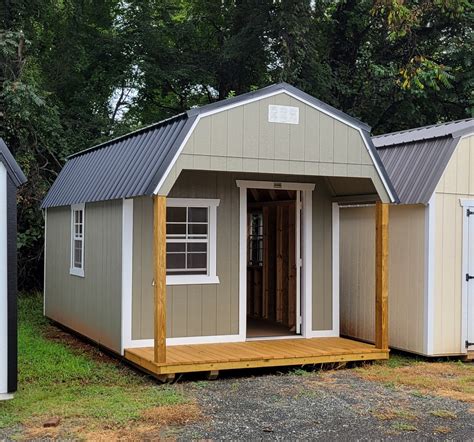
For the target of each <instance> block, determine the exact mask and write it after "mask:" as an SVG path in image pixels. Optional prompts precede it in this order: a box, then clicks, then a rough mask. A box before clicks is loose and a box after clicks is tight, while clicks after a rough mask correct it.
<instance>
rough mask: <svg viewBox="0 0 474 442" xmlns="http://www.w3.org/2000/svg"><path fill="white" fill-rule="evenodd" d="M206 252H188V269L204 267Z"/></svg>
mask: <svg viewBox="0 0 474 442" xmlns="http://www.w3.org/2000/svg"><path fill="white" fill-rule="evenodd" d="M206 268H207V254H206V253H188V269H206Z"/></svg>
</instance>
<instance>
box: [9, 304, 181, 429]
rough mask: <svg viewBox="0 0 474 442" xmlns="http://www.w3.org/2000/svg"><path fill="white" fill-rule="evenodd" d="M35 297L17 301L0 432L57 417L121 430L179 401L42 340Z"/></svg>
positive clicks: (109, 362)
mask: <svg viewBox="0 0 474 442" xmlns="http://www.w3.org/2000/svg"><path fill="white" fill-rule="evenodd" d="M51 330H52V326H51V325H49V324H48V321H47V320H46V319H44V317H43V315H42V301H41V297H40V296H39V295H35V296H28V297H26V296H23V297H20V299H19V337H18V338H19V391H18V392H17V393H16V394H15V398H14V399H13V400H11V401H6V402H1V403H0V428H5V427H11V426H13V425H15V424H28V422H29V421H30V420H32V419H34V418H41V417H45V418H47V417H51V416H59V417H61V418H62V419H68V418H74V419H86V420H90V422H89V423H90V424H92V425H93V424H94V422H96V423H99V424H101V425H104V424H105V425H110V426H114V425H124V424H126V423H128V422H130V421H134V420H136V419H138V418H139V417H140V415H141V413H142V412H143V411H144V410H145V409H147V408H150V407H156V406H161V405H174V404H179V403H183V402H185V400H186V399H185V397H184V396H183V395H182V394H181V393H180V391H179V390H178V389H177V387H176V386H170V385H159V384H157V383H155V382H154V381H152V380H151V379H150V378H148V377H146V376H143V375H141V374H138V373H136V372H134V371H132V370H131V369H129V368H128V367H125V366H124V365H122V364H119V363H117V362H116V361H114V360H113V359H111V358H101V357H94V355H93V353H94V352H95V353H96V355H100V353H99V352H98V351H97V350H93V349H92V350H90V349H89V350H87V346H80V347H74V348H73V347H72V346H68V345H67V344H65V343H63V342H61V341H60V340H57V339H56V340H52V339H48V338H47V337H46V336H45V335H46V334H47V333H48V332H50V331H51Z"/></svg>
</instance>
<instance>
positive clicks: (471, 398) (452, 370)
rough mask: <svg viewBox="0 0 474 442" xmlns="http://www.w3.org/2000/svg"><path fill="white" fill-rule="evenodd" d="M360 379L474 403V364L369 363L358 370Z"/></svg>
mask: <svg viewBox="0 0 474 442" xmlns="http://www.w3.org/2000/svg"><path fill="white" fill-rule="evenodd" d="M356 373H357V374H358V375H359V376H360V377H362V378H363V379H367V380H371V381H377V382H382V383H384V384H385V385H387V386H392V387H397V386H402V387H409V388H412V389H415V390H416V392H418V393H419V394H434V395H437V396H443V397H449V398H452V399H456V400H460V401H463V402H468V403H474V364H472V363H462V362H416V363H412V364H409V365H405V366H400V367H390V366H389V365H388V364H373V365H366V366H364V367H361V368H358V369H357V370H356Z"/></svg>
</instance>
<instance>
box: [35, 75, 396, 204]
mask: <svg viewBox="0 0 474 442" xmlns="http://www.w3.org/2000/svg"><path fill="white" fill-rule="evenodd" d="M278 91H287V92H289V93H290V94H293V95H295V96H296V97H298V98H299V99H301V100H303V101H306V102H308V103H310V104H313V105H315V106H317V107H319V108H321V109H322V110H323V111H326V112H328V113H330V114H332V115H334V116H336V117H337V118H340V119H341V120H342V121H345V122H347V123H348V124H351V125H353V126H355V127H357V128H360V129H361V131H362V134H363V136H364V139H365V140H366V142H367V143H368V145H369V148H370V149H371V151H372V154H373V156H374V158H375V162H376V163H377V166H378V168H379V170H380V171H381V173H382V175H383V176H384V179H385V182H386V183H387V187H388V188H389V191H390V192H391V194H392V195H393V196H394V199H395V200H396V192H395V190H394V189H393V186H392V185H391V183H390V180H389V178H388V175H387V173H386V171H385V169H384V166H383V163H382V161H381V160H380V158H379V155H378V153H377V150H376V149H375V147H374V146H373V144H372V140H371V138H370V127H369V126H367V125H366V124H365V123H362V122H361V121H359V120H358V119H356V118H353V117H351V116H349V115H347V114H345V113H344V112H341V111H339V110H337V109H335V108H333V107H332V106H329V105H328V104H326V103H323V102H322V101H320V100H317V99H316V98H314V97H312V96H310V95H308V94H306V93H305V92H303V91H301V90H299V89H297V88H295V87H293V86H290V85H289V84H286V83H280V84H275V85H271V86H268V87H265V88H263V89H259V90H257V91H253V92H249V93H247V94H243V95H239V96H238V97H233V98H229V99H227V100H222V101H219V102H216V103H211V104H208V105H206V106H202V107H199V108H194V109H191V110H189V111H188V112H186V113H184V114H181V115H177V116H176V117H173V118H170V119H168V120H164V121H161V122H159V123H156V124H153V125H151V126H148V127H145V128H143V129H140V130H138V131H135V132H132V133H130V134H127V135H124V136H122V137H118V138H116V139H113V140H111V141H108V142H106V143H102V144H100V145H98V146H94V147H92V148H90V149H87V150H85V151H82V152H79V153H77V154H74V155H71V156H70V157H69V158H68V161H67V162H66V164H65V166H64V168H63V169H62V171H61V172H60V174H59V175H58V177H57V179H56V181H55V182H54V183H53V185H52V187H51V189H50V191H49V192H48V194H47V195H46V197H45V199H44V200H43V203H42V206H41V207H42V208H48V207H56V206H67V205H71V204H77V203H86V202H95V201H104V200H111V199H119V198H129V197H134V196H141V195H152V194H153V191H154V190H155V188H156V186H157V185H158V183H159V181H160V179H161V178H162V177H163V175H164V174H165V172H166V170H167V169H168V167H169V165H170V164H171V162H172V160H173V158H174V157H175V155H176V153H177V152H178V150H179V147H180V145H181V144H182V142H183V140H184V138H185V137H186V135H187V134H188V132H189V131H190V129H191V127H192V125H193V123H194V121H195V120H196V118H197V117H198V115H200V114H202V113H207V112H210V111H213V110H219V109H223V108H226V107H227V106H233V105H235V104H238V103H242V102H245V101H247V100H251V99H258V98H259V97H264V96H266V95H268V94H271V93H273V92H275V93H277V92H278Z"/></svg>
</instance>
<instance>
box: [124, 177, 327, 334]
mask: <svg viewBox="0 0 474 442" xmlns="http://www.w3.org/2000/svg"><path fill="white" fill-rule="evenodd" d="M273 178H275V179H276V180H278V181H292V180H293V181H294V177H289V176H274V175H269V176H266V177H265V179H268V180H272V179H273ZM237 179H249V180H258V179H260V180H261V179H262V176H260V175H251V174H231V173H222V172H194V171H183V172H182V173H181V176H180V177H179V179H178V181H177V182H176V184H175V185H174V187H173V189H172V190H171V192H170V194H169V196H170V197H174V198H219V199H220V205H219V207H218V208H217V275H218V277H219V279H220V283H219V284H212V285H188V286H186V285H183V286H168V287H167V293H168V296H167V303H168V304H167V314H168V316H167V333H168V337H183V336H212V335H227V334H237V333H238V331H239V330H238V329H239V222H240V212H239V189H238V188H237V185H236V180H237ZM303 181H305V182H311V179H309V178H307V177H305V178H303ZM312 182H314V183H315V184H316V189H315V191H314V193H313V260H312V261H313V268H312V275H313V313H314V317H313V328H314V329H315V330H326V329H330V328H331V327H332V269H331V263H332V251H331V232H332V211H331V200H330V192H329V188H328V186H327V184H326V182H325V180H323V179H321V178H313V179H312ZM133 230H134V239H133V241H134V260H133V321H132V338H133V339H149V338H152V337H153V328H152V325H153V290H152V286H151V281H152V235H153V232H152V202H151V199H149V198H137V199H135V200H134V229H133Z"/></svg>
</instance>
